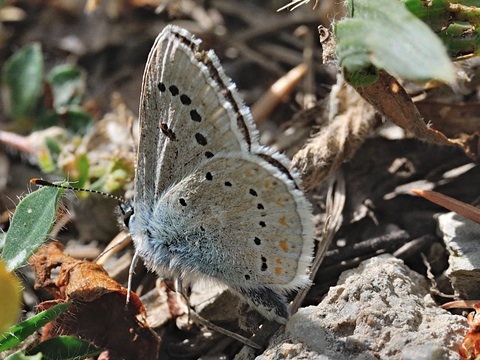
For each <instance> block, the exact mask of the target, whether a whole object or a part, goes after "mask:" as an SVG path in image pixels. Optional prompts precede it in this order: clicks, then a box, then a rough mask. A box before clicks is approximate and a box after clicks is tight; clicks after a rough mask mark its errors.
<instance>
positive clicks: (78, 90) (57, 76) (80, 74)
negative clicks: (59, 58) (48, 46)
mask: <svg viewBox="0 0 480 360" xmlns="http://www.w3.org/2000/svg"><path fill="white" fill-rule="evenodd" d="M85 78H86V76H85V73H84V71H83V70H82V69H80V68H79V67H76V66H72V65H68V64H65V65H59V66H56V67H54V68H53V69H52V70H51V71H50V73H49V74H48V77H47V80H48V82H49V83H50V85H51V86H52V91H53V102H54V107H55V108H56V109H57V110H59V108H60V107H62V106H66V105H72V104H75V105H78V104H80V102H81V100H82V97H83V95H84V93H85Z"/></svg>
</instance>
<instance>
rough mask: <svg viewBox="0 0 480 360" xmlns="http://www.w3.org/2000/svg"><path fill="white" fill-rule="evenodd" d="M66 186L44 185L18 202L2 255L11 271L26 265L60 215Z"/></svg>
mask: <svg viewBox="0 0 480 360" xmlns="http://www.w3.org/2000/svg"><path fill="white" fill-rule="evenodd" d="M62 193H63V189H57V188H53V187H44V188H41V189H39V190H37V191H34V192H32V193H30V194H29V195H27V196H26V197H25V198H24V199H22V201H20V203H19V204H18V206H17V209H16V210H15V213H14V214H13V217H12V221H11V224H10V228H9V229H8V232H7V236H6V239H5V247H4V248H3V252H2V259H3V261H4V262H5V263H6V264H7V269H8V271H13V270H15V269H18V268H19V267H20V266H22V265H24V264H25V262H26V261H27V260H28V258H29V257H30V256H32V255H33V254H34V253H35V251H37V249H38V248H39V247H40V246H41V245H42V244H43V243H44V242H45V240H46V239H47V237H48V235H49V234H50V231H51V229H52V226H53V224H54V222H55V219H56V215H57V202H58V198H59V196H60V195H61V194H62Z"/></svg>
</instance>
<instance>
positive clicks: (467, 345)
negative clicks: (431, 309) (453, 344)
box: [442, 300, 480, 359]
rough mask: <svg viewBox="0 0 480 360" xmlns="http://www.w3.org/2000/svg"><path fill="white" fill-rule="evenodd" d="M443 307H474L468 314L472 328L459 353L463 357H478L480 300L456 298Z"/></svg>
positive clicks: (479, 349)
mask: <svg viewBox="0 0 480 360" xmlns="http://www.w3.org/2000/svg"><path fill="white" fill-rule="evenodd" d="M442 308H443V309H474V310H475V311H472V312H471V313H469V314H468V316H467V321H468V325H469V326H470V330H468V332H467V333H466V334H465V337H464V338H463V340H462V342H461V344H460V346H459V347H458V353H459V354H460V356H461V358H462V359H478V357H479V356H480V317H479V316H478V315H479V314H478V311H479V310H480V301H478V300H456V301H451V302H448V303H446V304H443V305H442Z"/></svg>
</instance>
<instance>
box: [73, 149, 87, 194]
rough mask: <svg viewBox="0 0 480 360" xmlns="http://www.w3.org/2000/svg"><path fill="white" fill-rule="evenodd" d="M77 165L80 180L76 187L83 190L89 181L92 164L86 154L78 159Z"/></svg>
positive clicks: (78, 179) (77, 180)
mask: <svg viewBox="0 0 480 360" xmlns="http://www.w3.org/2000/svg"><path fill="white" fill-rule="evenodd" d="M76 165H77V169H78V178H77V179H75V180H76V182H77V183H76V184H75V186H77V187H79V188H83V187H84V186H85V184H86V183H87V181H88V172H89V171H88V170H89V169H90V162H89V161H88V157H87V155H86V154H81V155H79V156H78V157H77V158H76Z"/></svg>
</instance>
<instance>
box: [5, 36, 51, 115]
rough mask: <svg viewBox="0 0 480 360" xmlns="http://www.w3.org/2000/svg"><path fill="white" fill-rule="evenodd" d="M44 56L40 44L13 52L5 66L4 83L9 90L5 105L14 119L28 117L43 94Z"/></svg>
mask: <svg viewBox="0 0 480 360" xmlns="http://www.w3.org/2000/svg"><path fill="white" fill-rule="evenodd" d="M43 73H44V70H43V57H42V51H41V48H40V45H39V44H36V43H35V44H31V45H28V46H26V47H24V48H22V49H20V50H18V51H17V52H16V53H15V54H13V55H12V56H11V57H10V58H9V59H8V60H7V61H6V62H5V65H4V66H3V69H2V84H3V86H4V89H5V90H6V92H7V96H6V104H5V107H6V108H7V109H9V114H10V116H11V117H13V118H14V119H22V118H28V117H31V116H32V115H33V111H34V109H35V107H36V106H37V104H38V100H39V99H40V98H41V96H42V94H43Z"/></svg>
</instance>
